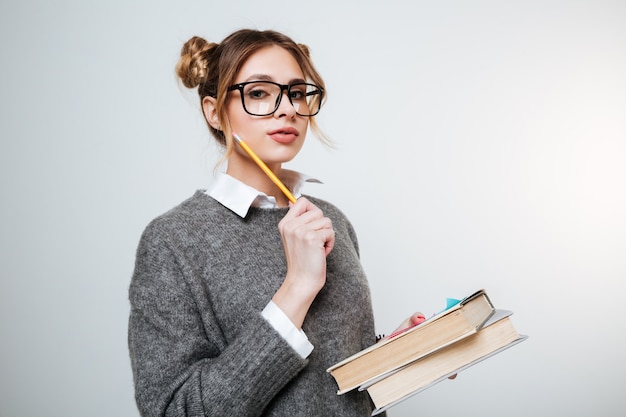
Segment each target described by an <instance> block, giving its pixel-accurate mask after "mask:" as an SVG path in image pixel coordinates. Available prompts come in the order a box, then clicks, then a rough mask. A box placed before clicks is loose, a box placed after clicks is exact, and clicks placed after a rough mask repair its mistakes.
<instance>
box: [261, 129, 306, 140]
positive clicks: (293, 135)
mask: <svg viewBox="0 0 626 417" xmlns="http://www.w3.org/2000/svg"><path fill="white" fill-rule="evenodd" d="M267 134H268V136H269V137H270V138H271V139H272V140H274V141H276V142H278V143H291V142H293V141H295V140H296V139H297V138H298V135H299V134H300V133H299V132H298V130H297V129H295V128H293V127H283V128H280V129H275V130H272V131H270V132H268V133H267Z"/></svg>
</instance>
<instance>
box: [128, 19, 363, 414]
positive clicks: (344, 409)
mask: <svg viewBox="0 0 626 417" xmlns="http://www.w3.org/2000/svg"><path fill="white" fill-rule="evenodd" d="M177 73H178V75H179V76H180V78H181V80H182V82H183V83H184V84H185V85H186V86H187V87H189V88H197V89H198V93H199V96H200V103H201V107H202V110H203V113H204V116H205V118H206V120H207V123H208V125H209V130H210V131H211V133H212V135H213V136H214V137H215V139H216V140H217V141H218V142H219V143H220V144H221V145H223V147H224V150H225V153H224V158H225V160H226V162H227V167H226V171H225V173H222V174H219V175H218V176H217V177H216V179H215V181H214V182H213V183H212V185H211V186H210V187H209V188H208V189H207V190H204V191H197V192H195V194H194V195H193V196H192V197H190V198H189V199H187V200H186V201H184V202H183V203H181V204H180V205H179V206H177V207H175V208H173V209H172V210H170V211H168V212H167V213H165V214H163V215H162V216H159V217H158V218H157V219H155V220H154V221H152V222H151V223H150V224H149V225H148V226H147V228H146V229H145V231H144V233H143V235H142V237H141V240H140V243H139V247H138V250H137V259H136V266H135V271H134V274H133V277H132V282H131V285H130V302H131V313H130V321H129V348H130V356H131V362H132V368H133V374H134V381H135V390H136V400H137V404H138V407H139V409H140V411H141V414H142V415H143V416H219V417H224V416H285V417H287V416H288V417H294V416H317V415H319V416H333V417H342V416H346V417H347V416H369V415H371V410H372V408H371V404H370V401H369V398H368V396H367V394H366V393H364V392H358V391H354V392H350V393H347V394H344V395H341V396H338V395H337V394H336V391H337V386H336V384H335V382H334V380H333V379H332V377H331V376H330V375H329V374H328V373H327V372H326V369H327V368H328V367H329V366H331V365H333V364H334V363H336V362H338V361H340V360H342V359H344V358H346V357H348V356H350V355H352V354H354V353H356V352H357V351H359V350H361V349H363V348H365V347H367V346H370V345H372V344H373V343H375V332H374V321H373V317H372V308H371V301H370V293H369V287H368V284H367V280H366V277H365V274H364V273H363V270H362V268H361V265H360V262H359V252H358V243H357V239H356V235H355V232H354V230H353V228H352V226H351V224H350V222H349V221H348V219H347V218H346V217H345V216H344V215H343V214H342V213H341V212H340V211H339V210H338V209H337V208H336V207H335V206H333V205H331V204H330V203H328V202H325V201H322V200H320V199H317V198H313V197H303V196H301V193H300V189H301V187H302V185H303V184H304V182H306V181H307V178H306V177H304V176H303V175H301V174H299V173H297V172H294V171H287V170H285V169H282V164H283V163H285V162H287V161H290V160H291V159H293V158H294V157H295V156H296V155H297V154H298V152H299V151H300V150H301V148H302V145H303V143H304V139H305V136H306V133H307V129H308V128H309V125H311V128H312V129H313V130H314V132H315V131H317V127H316V125H315V122H314V116H315V115H316V114H317V113H318V111H319V110H320V106H321V104H322V101H323V98H324V82H323V80H322V78H321V77H320V75H319V74H318V73H317V71H316V70H315V68H314V66H313V64H312V62H311V60H310V58H309V54H308V50H307V48H306V47H305V46H304V45H299V44H296V43H295V42H294V41H293V40H291V39H290V38H288V37H287V36H285V35H283V34H280V33H277V32H274V31H255V30H240V31H237V32H235V33H233V34H231V35H230V36H228V37H226V38H225V39H224V40H223V41H222V42H221V43H219V44H215V43H209V42H207V41H205V40H203V39H201V38H198V37H194V38H192V39H190V40H189V41H188V42H187V43H186V44H185V45H184V46H183V49H182V52H181V57H180V60H179V63H178V65H177ZM234 133H236V134H237V135H239V136H240V137H241V138H242V139H243V140H245V142H246V143H247V144H248V145H249V146H250V148H252V149H253V150H254V151H255V152H256V153H257V154H258V156H259V157H260V158H261V159H262V160H263V161H265V163H266V164H267V165H268V166H269V167H270V169H271V170H272V171H273V172H274V173H275V174H276V175H277V176H278V177H280V178H281V179H282V180H283V182H284V183H285V184H286V185H287V187H288V188H290V190H291V191H292V192H293V194H294V195H296V196H297V197H299V198H298V199H297V201H296V202H295V204H290V203H289V201H288V200H287V198H286V197H285V195H284V194H283V193H282V192H280V191H279V189H278V188H277V186H276V185H275V184H274V183H273V182H272V181H271V180H270V179H269V178H268V176H267V175H266V174H265V173H264V172H263V171H262V170H261V169H260V168H259V167H258V166H257V165H256V163H255V162H254V161H253V160H252V159H251V158H250V157H249V156H248V154H247V153H246V152H244V150H243V149H242V148H241V147H240V146H239V145H238V144H237V143H236V142H235V141H234V140H233V134H234Z"/></svg>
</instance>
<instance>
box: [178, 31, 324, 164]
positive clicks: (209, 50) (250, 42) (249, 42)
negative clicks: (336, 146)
mask: <svg viewBox="0 0 626 417" xmlns="http://www.w3.org/2000/svg"><path fill="white" fill-rule="evenodd" d="M272 45H277V46H280V47H281V48H284V49H285V50H286V51H287V52H289V53H290V54H291V55H292V56H293V57H294V58H295V60H296V62H298V64H299V65H300V68H301V69H302V72H303V73H304V77H305V78H306V80H307V81H308V82H311V83H313V84H316V85H318V86H320V87H322V88H324V87H325V85H324V80H323V79H322V77H321V76H320V75H319V73H318V72H317V70H316V69H315V67H314V66H313V62H312V61H311V58H310V56H309V48H308V47H307V46H306V45H303V44H298V43H295V42H294V41H293V40H292V39H291V38H289V37H288V36H286V35H283V34H282V33H280V32H276V31H272V30H265V31H258V30H251V29H242V30H238V31H236V32H233V33H232V34H230V35H229V36H227V37H226V38H224V40H223V41H222V42H221V43H219V44H217V43H213V42H207V41H206V40H204V39H203V38H200V37H198V36H194V37H192V38H191V39H189V40H188V41H187V42H185V44H184V45H183V48H182V50H181V52H180V59H179V60H178V63H177V64H176V73H177V74H178V76H179V77H180V79H181V81H182V83H183V84H184V85H185V86H186V87H187V88H196V87H197V88H198V95H199V96H200V104H201V105H202V100H203V99H204V97H207V96H209V97H213V98H215V99H216V104H215V106H216V109H217V115H218V117H219V120H221V121H226V120H228V117H227V115H226V101H227V97H228V94H227V93H228V91H227V89H228V87H229V86H230V85H232V84H234V83H235V77H236V76H237V73H238V72H239V70H240V68H241V67H242V65H243V63H244V62H245V61H246V59H248V57H249V56H250V55H252V54H253V53H254V52H256V51H258V50H259V49H261V48H264V47H267V46H272ZM310 125H311V130H312V131H313V133H314V134H315V135H316V136H317V137H318V138H320V140H321V141H322V142H323V143H325V144H328V145H329V144H330V141H329V140H328V139H327V138H326V136H325V135H324V134H323V133H322V131H321V130H320V129H319V126H318V125H317V124H316V123H315V119H314V117H311V118H310ZM224 129H225V130H226V131H221V130H217V129H215V128H214V127H212V126H211V125H209V130H210V131H211V134H212V135H213V137H215V139H216V140H217V142H218V143H219V144H220V145H222V146H223V147H224V148H226V157H227V156H228V155H229V154H230V152H231V151H232V148H233V140H232V138H231V135H230V128H229V126H228V123H224Z"/></svg>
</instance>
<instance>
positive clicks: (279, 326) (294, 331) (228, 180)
mask: <svg viewBox="0 0 626 417" xmlns="http://www.w3.org/2000/svg"><path fill="white" fill-rule="evenodd" d="M280 179H281V181H282V182H283V183H284V184H285V186H287V188H289V189H290V190H291V192H292V193H293V195H294V196H295V197H296V198H298V197H299V196H300V195H301V193H300V191H301V189H302V187H303V186H304V184H305V183H306V182H316V183H321V182H320V181H319V180H317V179H315V178H311V177H308V176H306V175H303V174H301V173H299V172H296V171H291V170H287V169H283V170H282V171H281V178H280ZM205 193H206V194H207V195H209V196H211V197H213V198H214V199H215V200H217V201H218V202H219V203H220V204H222V205H223V206H224V207H226V208H228V209H230V210H231V211H233V212H234V213H236V214H237V215H238V216H240V217H242V218H243V217H245V216H246V215H247V214H248V210H249V209H250V207H258V208H277V207H278V204H277V203H276V199H275V198H274V197H273V196H268V195H267V194H265V193H263V192H261V191H259V190H257V189H256V188H253V187H250V186H249V185H246V184H244V183H243V182H241V181H239V180H238V179H236V178H234V177H231V176H230V175H228V174H225V173H219V174H218V175H217V176H216V178H215V180H214V181H213V183H212V184H211V185H210V187H209V188H208V189H207V190H206V191H205ZM261 314H262V315H263V317H264V318H265V320H267V321H268V322H269V323H270V324H271V325H272V327H274V329H276V331H277V332H278V333H279V334H280V335H281V336H282V337H283V338H284V339H285V340H286V341H287V342H288V343H289V345H290V346H291V347H292V348H293V349H294V350H295V351H296V352H298V354H299V355H300V356H301V357H302V358H306V357H308V356H309V355H310V354H311V352H312V351H313V345H312V344H311V342H309V339H308V337H307V336H306V334H304V331H302V329H298V328H297V327H296V326H295V325H294V324H293V323H292V321H291V320H290V319H289V317H287V315H286V314H285V313H284V312H283V311H282V310H281V309H280V308H279V307H278V306H277V305H276V304H275V303H274V302H273V301H272V300H270V302H269V303H268V304H267V306H265V308H264V309H263V311H262V313H261Z"/></svg>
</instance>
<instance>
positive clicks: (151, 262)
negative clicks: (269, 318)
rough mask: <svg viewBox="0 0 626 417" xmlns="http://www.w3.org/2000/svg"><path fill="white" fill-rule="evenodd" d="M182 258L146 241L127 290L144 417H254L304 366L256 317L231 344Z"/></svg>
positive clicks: (147, 237) (155, 240) (150, 234)
mask: <svg viewBox="0 0 626 417" xmlns="http://www.w3.org/2000/svg"><path fill="white" fill-rule="evenodd" d="M179 256H180V254H177V253H176V251H175V250H174V249H173V248H171V247H170V246H169V245H168V244H167V242H166V239H163V238H161V237H160V236H159V233H158V230H155V229H154V228H149V229H147V230H146V233H145V234H144V236H143V237H142V241H141V243H140V246H139V249H138V252H137V264H136V268H135V274H134V276H133V279H132V283H131V287H130V302H131V314H130V321H129V349H130V354H131V362H132V368H133V374H134V379H135V387H136V399H137V404H138V406H139V409H140V411H141V414H142V415H143V416H220V417H221V416H225V415H238V416H257V415H260V414H261V413H262V411H263V409H264V408H265V406H266V405H267V404H268V403H269V401H270V400H271V399H272V398H274V396H275V395H276V394H277V393H278V392H279V391H280V390H281V388H282V387H284V385H286V384H287V383H288V382H289V381H290V380H291V379H292V378H293V377H294V376H295V375H296V374H297V373H298V372H299V371H300V370H301V369H302V368H303V367H304V366H305V365H306V361H305V360H303V359H302V358H300V357H299V356H298V355H297V353H295V352H294V351H293V350H292V349H291V348H290V347H289V346H288V344H287V343H286V342H285V341H284V340H283V339H282V338H281V337H280V336H278V334H277V333H276V331H275V330H274V329H273V328H272V327H271V325H269V324H268V323H267V322H266V321H265V320H264V319H263V318H262V317H261V315H260V313H259V314H257V315H254V316H252V317H249V320H248V321H247V323H246V325H245V326H244V328H243V329H242V331H241V332H240V333H239V335H238V336H237V338H236V339H234V340H229V341H228V343H227V342H226V340H225V338H224V336H223V335H222V333H221V330H220V329H219V325H218V324H217V321H216V320H215V318H214V317H213V316H212V312H211V309H210V306H208V307H207V306H198V305H197V303H196V302H195V301H194V298H193V297H192V296H191V294H190V290H189V288H188V287H187V284H186V280H185V279H184V274H185V273H189V272H188V271H184V270H183V268H182V267H181V266H180V265H182V264H183V262H180V261H179V259H177V258H178V257H179Z"/></svg>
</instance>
